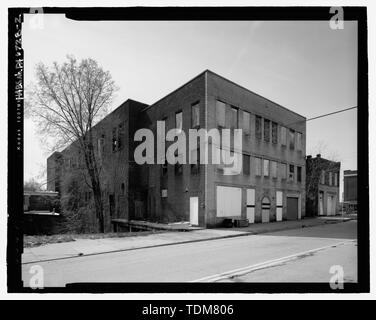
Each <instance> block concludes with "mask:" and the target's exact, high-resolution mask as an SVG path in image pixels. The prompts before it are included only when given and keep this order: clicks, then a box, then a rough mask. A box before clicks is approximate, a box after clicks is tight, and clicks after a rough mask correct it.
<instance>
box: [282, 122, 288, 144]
mask: <svg viewBox="0 0 376 320" xmlns="http://www.w3.org/2000/svg"><path fill="white" fill-rule="evenodd" d="M286 136H287V130H286V127H281V145H283V146H285V145H286V144H287V142H286Z"/></svg>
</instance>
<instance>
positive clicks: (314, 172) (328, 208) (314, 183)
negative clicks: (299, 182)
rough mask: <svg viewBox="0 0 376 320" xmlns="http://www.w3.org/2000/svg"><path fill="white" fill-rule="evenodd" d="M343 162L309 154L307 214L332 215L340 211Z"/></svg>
mask: <svg viewBox="0 0 376 320" xmlns="http://www.w3.org/2000/svg"><path fill="white" fill-rule="evenodd" d="M340 169H341V163H340V162H335V161H330V160H327V159H324V158H322V157H321V155H320V154H318V155H317V156H316V158H312V156H307V163H306V170H307V176H306V192H307V198H306V199H307V200H306V201H307V204H306V215H307V216H311V217H313V216H323V215H327V216H332V215H336V214H338V212H339V175H340Z"/></svg>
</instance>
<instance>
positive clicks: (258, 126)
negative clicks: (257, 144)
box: [255, 116, 262, 139]
mask: <svg viewBox="0 0 376 320" xmlns="http://www.w3.org/2000/svg"><path fill="white" fill-rule="evenodd" d="M255 129H256V138H257V139H261V137H262V132H261V117H259V116H256V122H255Z"/></svg>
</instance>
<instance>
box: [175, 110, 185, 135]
mask: <svg viewBox="0 0 376 320" xmlns="http://www.w3.org/2000/svg"><path fill="white" fill-rule="evenodd" d="M175 128H176V129H177V131H178V133H180V132H181V131H182V130H183V112H182V111H179V112H177V113H176V114H175Z"/></svg>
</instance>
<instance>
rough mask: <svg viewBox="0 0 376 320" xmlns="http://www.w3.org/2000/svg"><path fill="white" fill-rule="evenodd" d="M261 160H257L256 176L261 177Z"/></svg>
mask: <svg viewBox="0 0 376 320" xmlns="http://www.w3.org/2000/svg"><path fill="white" fill-rule="evenodd" d="M261 172H262V168H261V158H255V174H256V176H261Z"/></svg>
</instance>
